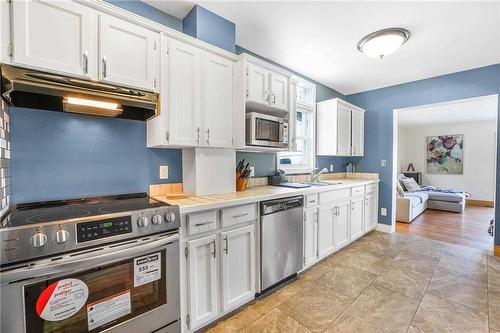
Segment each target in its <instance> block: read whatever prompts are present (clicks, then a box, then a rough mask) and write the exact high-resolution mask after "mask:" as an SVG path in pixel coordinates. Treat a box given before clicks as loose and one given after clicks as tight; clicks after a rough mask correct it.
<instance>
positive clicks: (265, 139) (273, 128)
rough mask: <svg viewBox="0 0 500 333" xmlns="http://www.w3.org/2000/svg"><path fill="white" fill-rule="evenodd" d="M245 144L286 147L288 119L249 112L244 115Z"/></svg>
mask: <svg viewBox="0 0 500 333" xmlns="http://www.w3.org/2000/svg"><path fill="white" fill-rule="evenodd" d="M246 144H247V146H257V147H271V148H288V119H286V118H281V117H275V116H270V115H267V114H262V113H257V112H249V113H247V115H246Z"/></svg>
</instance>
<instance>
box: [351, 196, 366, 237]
mask: <svg viewBox="0 0 500 333" xmlns="http://www.w3.org/2000/svg"><path fill="white" fill-rule="evenodd" d="M364 202H365V200H364V197H359V198H354V199H351V231H350V234H351V242H352V241H354V240H356V239H358V238H359V237H361V236H363V234H364V232H365V228H364Z"/></svg>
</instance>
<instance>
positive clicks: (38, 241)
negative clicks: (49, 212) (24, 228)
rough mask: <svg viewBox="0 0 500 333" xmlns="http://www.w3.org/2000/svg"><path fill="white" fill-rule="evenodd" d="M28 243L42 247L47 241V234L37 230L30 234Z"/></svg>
mask: <svg viewBox="0 0 500 333" xmlns="http://www.w3.org/2000/svg"><path fill="white" fill-rule="evenodd" d="M30 243H31V245H32V246H33V247H42V246H44V245H45V244H46V243H47V236H46V235H45V234H44V233H42V232H37V233H36V234H34V235H33V236H31V239H30Z"/></svg>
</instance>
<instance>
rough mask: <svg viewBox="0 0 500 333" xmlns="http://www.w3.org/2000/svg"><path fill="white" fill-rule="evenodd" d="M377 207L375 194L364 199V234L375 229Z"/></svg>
mask: <svg viewBox="0 0 500 333" xmlns="http://www.w3.org/2000/svg"><path fill="white" fill-rule="evenodd" d="M377 223H378V207H377V192H374V193H372V194H370V195H367V196H366V197H365V232H369V231H371V230H373V229H375V228H376V227H377Z"/></svg>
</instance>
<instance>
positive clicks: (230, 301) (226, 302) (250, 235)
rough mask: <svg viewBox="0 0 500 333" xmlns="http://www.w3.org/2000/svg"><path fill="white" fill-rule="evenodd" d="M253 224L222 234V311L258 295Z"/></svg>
mask: <svg viewBox="0 0 500 333" xmlns="http://www.w3.org/2000/svg"><path fill="white" fill-rule="evenodd" d="M254 228H255V227H254V225H253V224H252V225H249V226H246V227H242V228H238V229H234V230H230V231H226V232H222V233H220V246H219V248H220V249H221V252H220V255H221V268H222V279H221V283H222V311H223V312H227V311H229V310H231V309H234V308H236V307H238V306H240V305H242V304H243V303H245V302H247V301H248V300H251V299H253V298H254V297H255V231H254Z"/></svg>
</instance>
